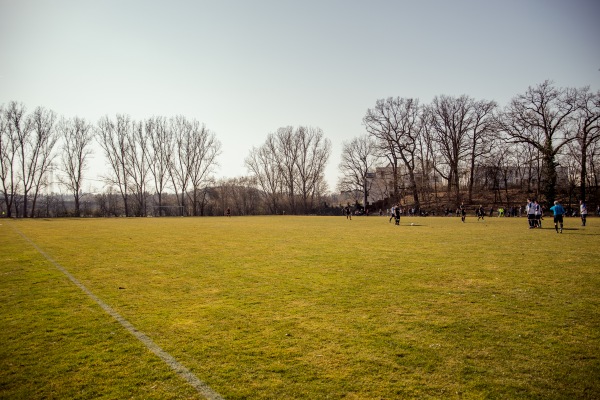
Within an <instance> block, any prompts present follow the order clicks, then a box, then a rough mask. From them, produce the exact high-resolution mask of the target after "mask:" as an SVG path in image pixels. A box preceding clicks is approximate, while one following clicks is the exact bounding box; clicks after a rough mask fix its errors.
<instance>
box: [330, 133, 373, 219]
mask: <svg viewBox="0 0 600 400" xmlns="http://www.w3.org/2000/svg"><path fill="white" fill-rule="evenodd" d="M379 161H380V157H379V155H378V150H377V143H376V142H375V139H374V138H373V137H372V136H370V135H363V136H359V137H356V138H354V139H352V140H351V141H350V142H344V143H343V148H342V160H341V162H340V164H339V170H340V172H341V174H342V177H341V178H340V180H339V182H338V189H339V191H341V192H352V191H360V192H362V194H363V205H364V206H365V208H366V207H367V199H368V196H369V192H370V190H371V184H372V183H373V182H374V180H373V179H370V178H369V173H372V172H373V168H374V167H376V166H377V165H378V163H379Z"/></svg>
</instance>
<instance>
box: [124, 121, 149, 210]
mask: <svg viewBox="0 0 600 400" xmlns="http://www.w3.org/2000/svg"><path fill="white" fill-rule="evenodd" d="M127 140H128V142H129V143H128V145H127V148H128V150H129V151H128V152H126V153H125V156H126V158H127V161H126V164H127V166H128V169H127V175H128V177H129V179H130V181H131V184H130V188H131V192H132V194H133V198H134V199H135V215H136V216H138V217H141V216H145V215H146V214H147V197H148V192H147V188H146V186H147V184H148V173H149V171H150V162H149V160H148V135H147V133H146V130H145V129H144V124H143V123H142V122H135V121H132V122H131V129H128V130H127Z"/></svg>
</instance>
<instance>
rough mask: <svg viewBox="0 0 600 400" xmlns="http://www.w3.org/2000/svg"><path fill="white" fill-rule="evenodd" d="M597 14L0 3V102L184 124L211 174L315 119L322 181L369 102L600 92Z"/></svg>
mask: <svg viewBox="0 0 600 400" xmlns="http://www.w3.org/2000/svg"><path fill="white" fill-rule="evenodd" d="M599 21H600V1H598V0H564V1H558V0H521V1H516V0H502V1H484V0H480V1H475V0H455V1H451V0H446V1H444V0H424V1H418V0H413V1H404V0H398V1H326V0H324V1H260V0H257V1H250V0H248V1H242V0H239V1H177V0H176V1H117V0H110V1H82V0H77V1H65V0H47V1H28V0H14V1H11V0H0V104H6V103H8V102H9V101H12V100H16V101H19V102H23V103H24V104H25V105H26V106H27V107H28V109H29V110H32V109H33V108H35V107H36V106H44V107H47V108H50V109H53V110H54V111H56V112H57V113H58V114H60V115H63V116H65V117H74V116H79V117H84V118H86V119H88V120H89V121H91V122H93V123H95V122H97V121H98V119H99V118H100V117H102V116H104V115H109V116H111V117H114V115H115V114H117V113H123V114H129V115H131V116H132V117H133V118H134V119H143V118H146V117H149V116H153V115H162V116H167V117H168V116H173V115H177V114H182V115H185V116H187V117H188V118H195V119H197V120H199V121H201V122H204V123H205V124H206V126H207V127H208V128H209V129H210V130H211V131H213V132H215V134H216V135H217V137H218V139H219V140H220V141H221V142H222V143H223V154H222V156H221V157H220V158H219V162H220V164H221V166H220V168H219V170H218V173H217V177H235V176H242V175H245V174H246V169H245V168H244V166H243V160H244V158H245V157H246V156H247V155H248V153H249V151H250V149H251V148H252V147H253V146H260V145H261V144H262V143H263V142H264V140H265V139H266V136H267V134H268V133H270V132H274V131H275V130H277V128H279V127H282V126H287V125H293V126H298V125H310V126H315V127H320V128H321V129H323V131H324V134H325V136H326V137H327V138H329V139H330V140H331V142H332V145H333V154H332V157H331V159H330V162H329V165H328V168H327V173H326V178H327V180H328V182H329V186H330V188H332V189H333V188H335V184H336V180H337V176H338V167H337V166H338V163H339V158H340V153H341V149H342V142H343V141H349V140H351V139H352V138H354V137H356V136H358V135H361V134H363V133H364V128H363V126H362V118H363V116H364V115H365V112H366V110H367V108H369V107H372V106H373V105H374V104H375V101H376V100H377V99H380V98H385V97H389V96H400V97H415V98H419V99H420V101H421V102H422V103H428V102H430V101H431V100H432V99H433V97H434V96H436V95H441V94H447V95H456V96H458V95H461V94H467V95H469V96H472V97H474V98H476V99H489V100H496V101H497V102H498V103H499V104H500V105H502V106H503V105H505V104H506V103H507V102H508V101H509V100H510V99H511V98H512V97H513V96H515V95H516V94H519V93H523V92H524V91H525V90H526V89H527V87H528V86H534V85H537V84H538V83H541V82H543V81H544V80H545V79H551V80H554V81H555V83H556V84H557V86H569V87H580V86H584V85H590V86H591V87H592V89H593V90H599V89H600V23H599ZM101 165H102V162H101V157H100V152H99V151H98V155H96V161H95V164H94V168H93V170H92V171H90V172H89V174H90V176H95V175H96V174H97V173H98V172H99V169H100V167H99V166H101Z"/></svg>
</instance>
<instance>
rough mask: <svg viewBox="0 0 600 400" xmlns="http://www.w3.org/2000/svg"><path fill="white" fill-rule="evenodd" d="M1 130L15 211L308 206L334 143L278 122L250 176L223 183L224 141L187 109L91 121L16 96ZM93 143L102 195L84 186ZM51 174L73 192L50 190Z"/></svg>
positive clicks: (190, 211) (255, 210) (243, 210)
mask: <svg viewBox="0 0 600 400" xmlns="http://www.w3.org/2000/svg"><path fill="white" fill-rule="evenodd" d="M0 130H1V136H0V157H1V165H0V179H1V180H2V188H1V190H2V200H3V201H2V205H1V206H0V210H2V213H3V215H5V216H8V217H11V216H16V217H36V216H65V215H72V216H84V215H92V216H113V215H114V216H121V215H123V216H148V215H156V216H161V215H182V216H188V215H191V216H199V215H218V214H220V215H222V214H223V213H224V212H225V210H226V209H230V210H231V209H233V210H234V212H235V213H237V214H238V215H248V214H266V213H291V214H296V213H311V212H315V207H316V206H317V204H318V203H319V199H320V198H322V197H323V196H324V195H325V194H326V193H325V192H326V189H327V188H326V184H325V180H324V169H325V166H326V164H327V161H328V159H329V156H330V153H331V143H330V141H329V140H328V139H325V137H324V135H323V132H322V131H321V130H320V129H319V128H312V127H303V126H300V127H297V128H293V127H283V128H280V129H278V130H277V132H276V133H273V134H270V135H268V138H267V140H266V142H265V144H264V145H262V146H261V147H259V148H255V149H252V151H251V152H250V154H249V156H248V158H247V159H246V164H247V166H248V169H249V171H251V174H252V176H250V177H240V178H234V179H229V180H221V181H217V179H216V178H215V176H214V172H215V170H216V167H217V166H218V164H217V158H218V156H219V154H220V152H221V143H220V142H219V140H218V139H217V137H216V135H215V134H214V133H213V132H211V131H210V130H209V129H207V128H206V126H205V125H204V124H201V123H200V122H198V121H196V120H193V119H192V120H190V119H188V118H186V117H184V116H176V117H172V118H166V117H152V118H148V119H146V120H143V121H135V120H132V119H131V118H130V117H129V116H128V115H123V114H119V115H116V117H114V118H110V117H108V116H106V117H103V118H101V119H100V120H99V121H98V122H97V123H96V124H95V125H92V124H91V123H90V122H88V121H86V120H85V119H82V118H78V117H75V118H73V119H66V118H64V117H62V118H60V119H59V118H58V117H57V115H56V113H54V112H53V111H51V110H47V109H45V108H43V107H38V108H36V109H35V110H34V111H33V112H32V113H30V114H27V113H26V109H25V106H24V105H23V104H19V103H17V102H11V103H9V104H8V105H6V106H2V107H1V108H0ZM93 141H96V142H97V143H98V144H99V145H100V147H101V148H102V151H103V155H104V157H105V159H106V160H107V174H106V175H105V176H104V178H103V180H104V182H103V183H104V190H103V193H100V194H94V195H92V194H89V193H85V192H84V190H83V189H84V187H83V184H84V181H85V178H86V173H87V168H88V166H89V162H90V158H91V156H92V147H93V146H92V144H93V143H92V142H93ZM53 179H57V180H58V182H59V183H60V187H62V188H64V189H65V190H66V193H68V195H65V194H57V193H47V188H48V187H49V186H50V185H51V184H52V182H51V181H52V180H53ZM40 201H41V202H42V206H41V207H39V204H38V203H39V202H40Z"/></svg>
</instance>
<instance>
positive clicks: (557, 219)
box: [550, 201, 565, 233]
mask: <svg viewBox="0 0 600 400" xmlns="http://www.w3.org/2000/svg"><path fill="white" fill-rule="evenodd" d="M550 211H552V214H554V229H556V233H558V232H559V231H558V224H560V233H562V231H563V215H564V214H565V209H564V208H563V206H561V205H560V203H559V202H558V201H555V202H554V205H553V206H552V207H550Z"/></svg>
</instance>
